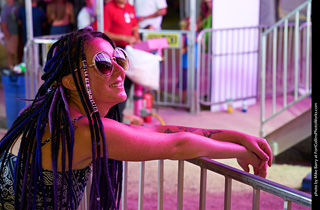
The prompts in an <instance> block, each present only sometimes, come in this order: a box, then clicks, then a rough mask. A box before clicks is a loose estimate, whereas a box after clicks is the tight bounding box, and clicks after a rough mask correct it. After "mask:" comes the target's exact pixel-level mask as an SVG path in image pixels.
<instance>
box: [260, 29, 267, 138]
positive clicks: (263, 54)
mask: <svg viewBox="0 0 320 210" xmlns="http://www.w3.org/2000/svg"><path fill="white" fill-rule="evenodd" d="M265 88H266V35H264V34H263V35H262V36H261V90H260V91H261V99H260V100H261V104H260V106H261V111H260V122H261V125H260V137H264V120H265V94H266V92H265V91H266V90H265Z"/></svg>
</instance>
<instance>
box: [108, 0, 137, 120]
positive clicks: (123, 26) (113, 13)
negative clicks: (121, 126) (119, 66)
mask: <svg viewBox="0 0 320 210" xmlns="http://www.w3.org/2000/svg"><path fill="white" fill-rule="evenodd" d="M138 29H139V27H138V22H137V18H136V13H135V9H134V7H133V6H132V5H131V4H129V3H128V1H127V0H111V1H109V2H107V3H106V4H105V6H104V33H105V34H106V35H107V36H109V37H110V38H111V39H112V40H113V41H114V42H115V44H116V45H117V47H121V48H125V47H126V46H127V45H133V44H136V43H139V42H141V40H140V37H139V32H138ZM132 83H133V82H132V81H131V80H130V79H129V77H127V76H126V78H125V81H124V88H125V92H126V94H127V95H128V97H129V95H130V89H131V86H132ZM126 101H127V100H125V101H124V102H121V103H119V110H120V121H121V122H122V120H123V110H124V109H125V107H126Z"/></svg>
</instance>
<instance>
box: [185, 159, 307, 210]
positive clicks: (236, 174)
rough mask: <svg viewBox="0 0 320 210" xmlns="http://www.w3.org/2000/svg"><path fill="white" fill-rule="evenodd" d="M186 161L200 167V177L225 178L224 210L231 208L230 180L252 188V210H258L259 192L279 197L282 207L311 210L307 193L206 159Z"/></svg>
mask: <svg viewBox="0 0 320 210" xmlns="http://www.w3.org/2000/svg"><path fill="white" fill-rule="evenodd" d="M187 161H188V162H190V163H193V164H195V165H198V166H199V167H201V177H205V176H206V175H204V174H203V173H207V172H206V170H209V171H212V172H215V173H218V174H221V175H223V176H225V177H226V181H225V189H226V191H225V209H230V206H231V203H230V202H231V197H230V196H231V180H236V181H239V182H241V183H243V184H246V185H249V186H251V187H252V188H253V204H252V206H253V209H259V205H258V204H259V203H260V202H259V199H260V190H262V191H265V192H268V193H271V194H273V195H276V196H278V197H281V198H282V199H283V200H284V207H285V206H286V205H287V204H289V206H291V202H293V203H297V204H299V205H302V206H306V207H308V208H311V195H309V194H307V193H304V192H301V191H299V190H295V189H292V188H290V187H287V186H284V185H281V184H278V183H275V182H272V181H270V180H267V179H264V178H261V177H258V176H255V175H252V174H250V173H247V172H244V171H241V170H239V169H236V168H233V167H230V166H227V165H225V164H222V163H219V162H216V161H214V160H211V159H208V158H196V159H192V160H187ZM205 181H206V180H205V178H201V182H200V186H204V185H205ZM202 196H205V192H200V198H199V199H200V201H205V198H203V197H202ZM203 206H205V205H204V204H203V203H201V202H200V208H199V209H205V208H203Z"/></svg>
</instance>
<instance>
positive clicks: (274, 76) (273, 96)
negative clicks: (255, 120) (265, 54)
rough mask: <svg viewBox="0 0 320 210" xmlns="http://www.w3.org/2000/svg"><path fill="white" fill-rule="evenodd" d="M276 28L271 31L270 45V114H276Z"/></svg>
mask: <svg viewBox="0 0 320 210" xmlns="http://www.w3.org/2000/svg"><path fill="white" fill-rule="evenodd" d="M277 33H278V30H277V28H274V29H273V41H272V42H273V43H272V44H273V45H272V114H274V113H276V102H277V100H276V99H277V98H276V90H277V82H276V78H277V38H278V36H277Z"/></svg>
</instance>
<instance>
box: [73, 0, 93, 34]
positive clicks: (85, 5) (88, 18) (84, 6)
mask: <svg viewBox="0 0 320 210" xmlns="http://www.w3.org/2000/svg"><path fill="white" fill-rule="evenodd" d="M94 3H95V2H94V0H81V1H80V4H81V5H80V6H81V9H80V11H79V13H78V15H77V28H78V29H81V28H85V27H87V26H92V24H93V23H94V22H95V20H96V14H95V5H94Z"/></svg>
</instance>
